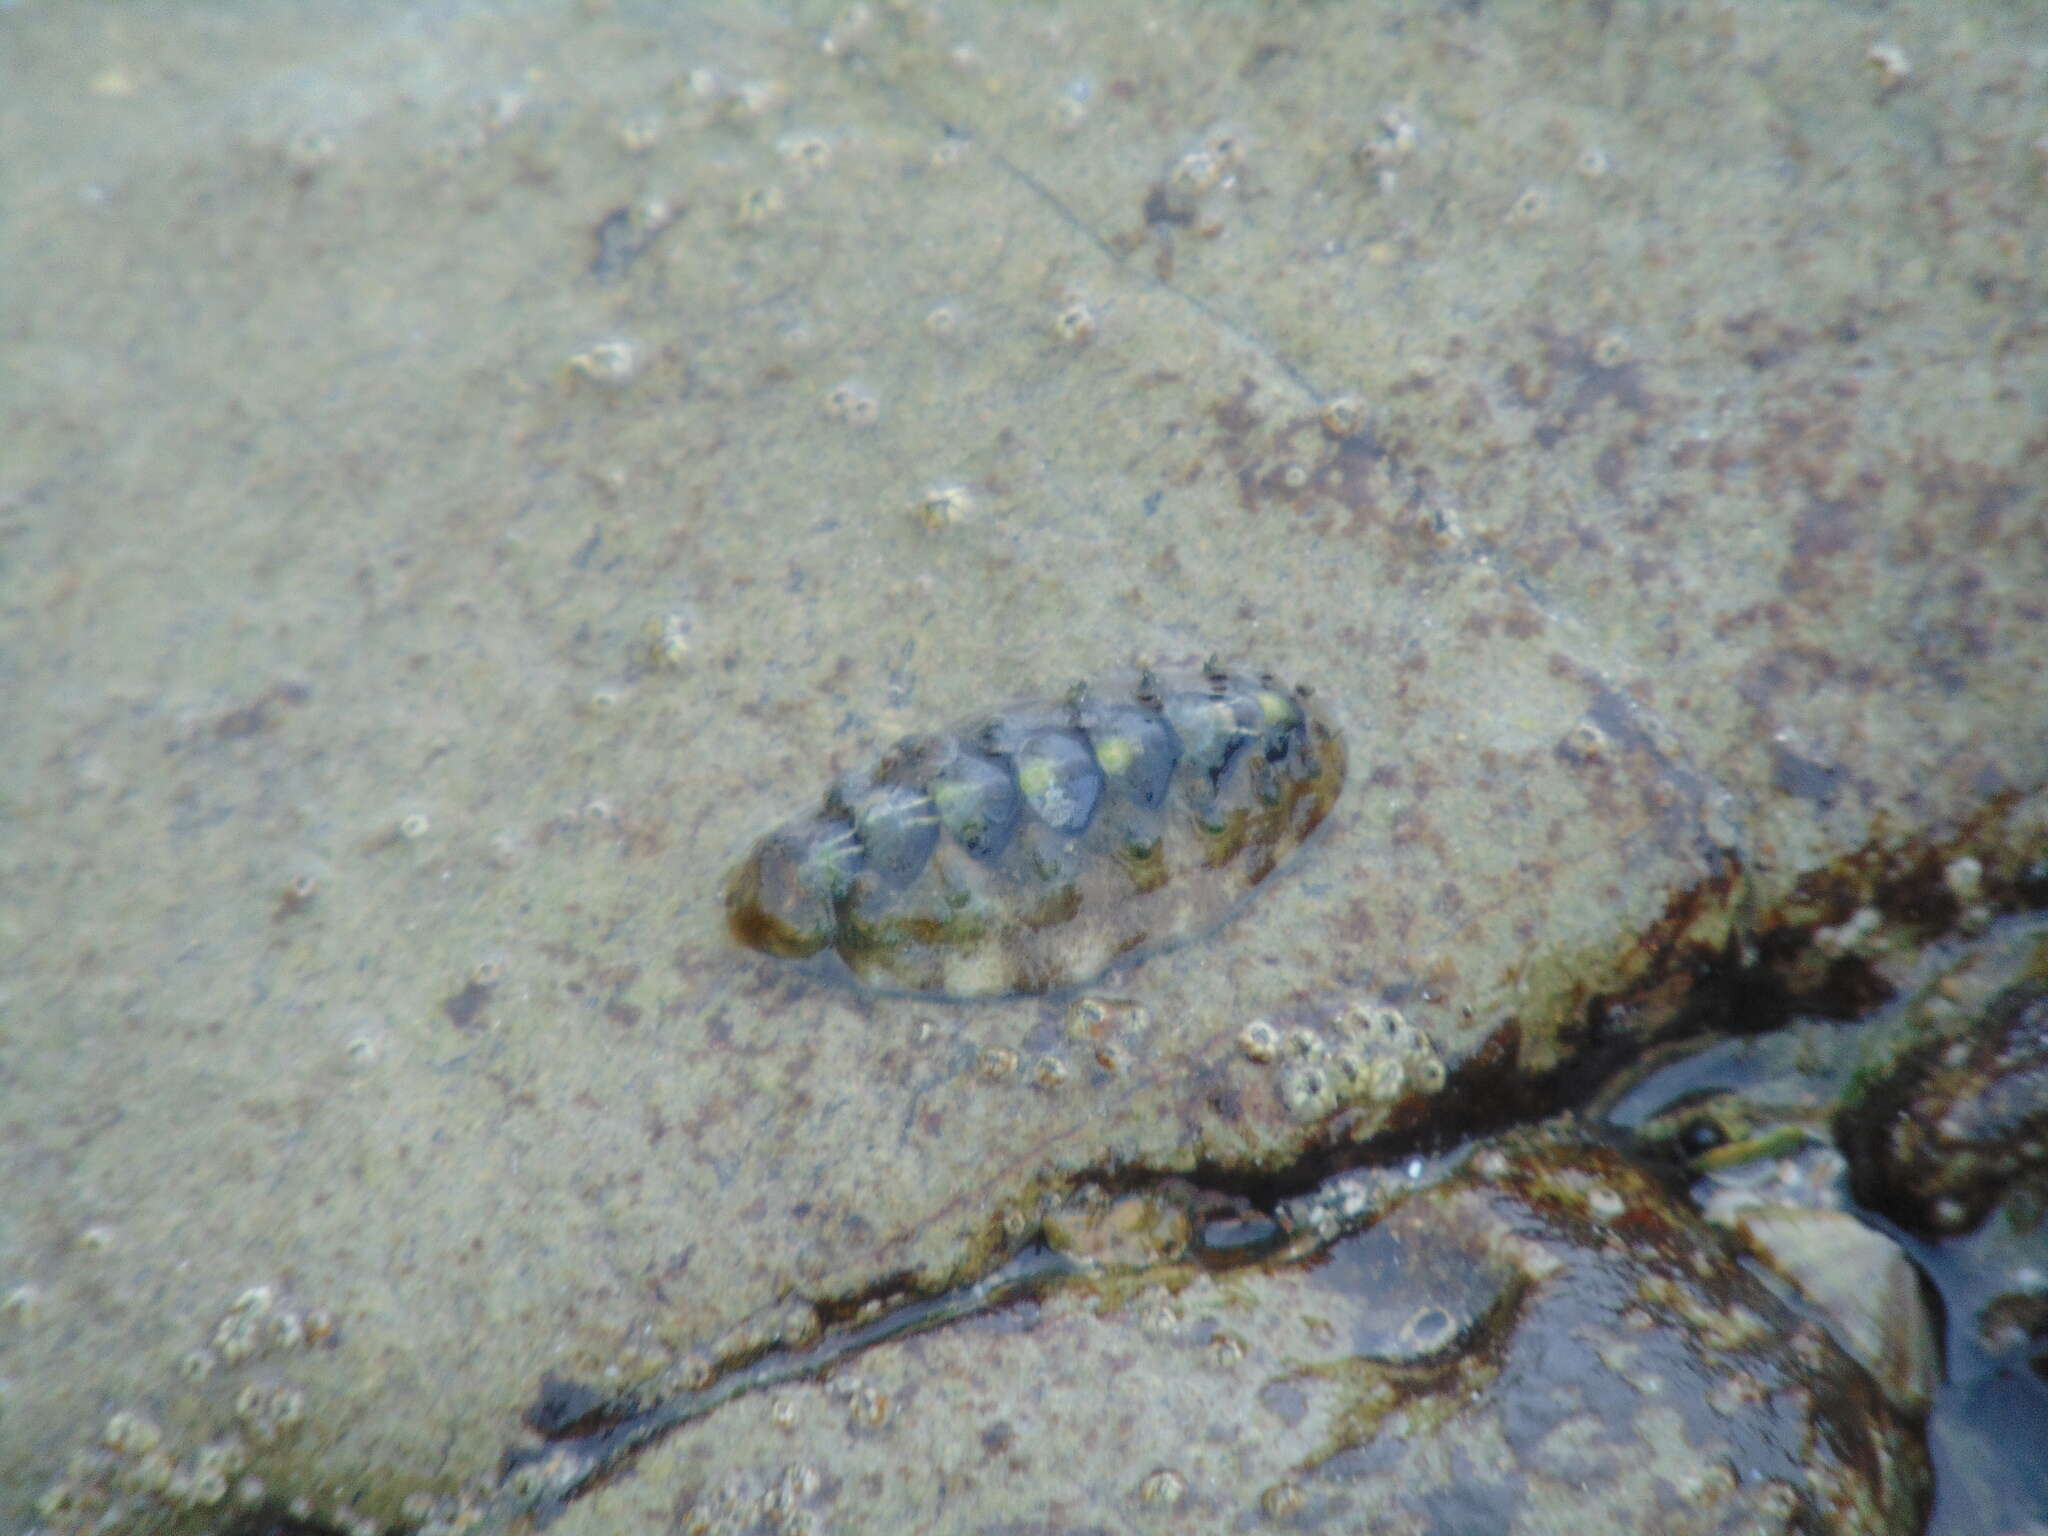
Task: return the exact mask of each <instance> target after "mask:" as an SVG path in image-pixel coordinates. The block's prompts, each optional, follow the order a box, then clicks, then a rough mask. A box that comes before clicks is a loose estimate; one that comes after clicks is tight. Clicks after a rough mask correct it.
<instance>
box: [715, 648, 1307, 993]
mask: <svg viewBox="0 0 2048 1536" xmlns="http://www.w3.org/2000/svg"><path fill="white" fill-rule="evenodd" d="M1343 783H1344V747H1343V743H1342V740H1341V739H1340V738H1339V737H1338V736H1337V734H1336V733H1335V732H1334V731H1333V730H1331V728H1330V727H1329V725H1328V724H1327V723H1326V722H1325V721H1323V720H1322V719H1321V718H1320V717H1319V716H1318V715H1317V714H1316V713H1315V712H1314V711H1312V710H1311V709H1310V708H1309V707H1308V705H1307V703H1306V701H1305V695H1303V694H1301V693H1299V692H1294V691H1289V690H1288V689H1285V688H1283V687H1281V686H1280V685H1279V684H1278V683H1276V682H1274V681H1273V680H1272V679H1271V678H1264V677H1248V676H1244V675H1241V674H1236V673H1229V672H1224V671H1221V670H1219V669H1217V668H1214V667H1210V668H1206V669H1204V670H1203V671H1201V672H1199V673H1193V674H1177V675H1169V676H1155V675H1154V674H1151V673H1146V674H1144V675H1143V676H1142V677H1140V678H1138V679H1135V680H1130V681H1125V682H1119V683H1118V684H1117V685H1115V686H1114V687H1110V686H1105V687H1102V688H1098V689H1086V688H1077V689H1075V690H1074V691H1073V692H1072V693H1070V694H1069V695H1068V696H1067V698H1066V700H1065V701H1063V702H1062V703H1059V704H1026V705H1019V706H1016V707H1014V708H1012V709H1007V710H1003V711H1001V712H999V713H997V714H995V715H993V716H991V717H988V718H987V719H985V720H983V721H981V722H979V723H978V724H977V725H975V726H973V727H970V728H969V729H967V730H965V731H963V732H960V733H957V734H954V735H951V736H938V737H913V738H910V739H907V740H905V741H903V742H901V743H899V744H898V745H897V746H896V747H895V748H894V749H893V750H892V751H891V752H890V753H889V754H888V755H887V756H885V757H884V758H883V760H882V761H881V762H880V763H879V764H878V765H877V766H876V768H875V770H874V771H873V772H872V773H871V774H867V775H863V776H859V777H856V778H852V779H849V780H845V781H842V783H841V784H839V785H838V786H836V787H835V788H834V789H833V790H832V791H831V792H829V793H828V794H827V795H826V797H825V804H824V808H823V810H822V811H821V812H820V813H819V814H817V815H814V816H810V817H807V818H804V819H802V820H799V821H797V822H794V823H792V824H790V825H789V826H786V827H783V828H781V829H779V830H777V831H775V832H772V833H770V834H769V835H768V836H767V837H765V838H763V839H762V840H761V841H760V842H759V843H758V844H757V845H756V846H755V848H754V850H753V852H752V853H750V854H749V855H748V856H747V858H746V859H745V860H744V861H743V862H742V863H741V864H740V866H739V867H738V868H737V869H736V870H734V872H733V874H732V877H731V879H730V880H729V881H728V883H727V889H726V903H727V910H728V913H729V915H730V918H731V923H732V929H733V933H734V935H735V936H736V937H737V938H738V939H739V940H740V942H742V943H743V944H746V945H748V946H750V947H752V948H754V949H758V950H762V951H764V952H766V953H768V954H772V955H777V956H782V957H785V958H802V957H805V956H809V955H814V954H817V953H819V952H820V951H822V950H824V949H826V948H831V949H832V950H834V951H835V952H836V953H837V954H838V956H839V957H840V959H841V960H843V961H844V962H845V963H846V965H847V967H848V968H849V969H850V970H851V971H852V973H853V975H854V976H855V977H856V978H857V979H858V980H860V981H861V982H863V983H865V984H867V985H870V986H878V987H888V988H891V989H896V990H905V991H911V992H921V993H932V994H940V995H947V996H956V997H977V996H989V995H992V994H997V993H1003V992H1046V991H1053V990H1057V989H1060V988H1064V987H1071V986H1078V985H1079V984H1081V983H1082V982H1085V981H1087V980H1089V979H1090V978H1092V977H1093V976H1095V975H1097V974H1098V973H1100V972H1101V971H1102V970H1103V969H1104V968H1105V967H1106V966H1108V965H1109V964H1110V963H1111V962H1112V961H1114V960H1117V959H1119V958H1121V957H1123V956H1126V955H1130V954H1134V953H1139V952H1142V951H1145V950H1148V949H1153V948H1157V947H1159V946H1162V945H1165V944H1169V943H1173V942H1176V941H1178V940H1181V939H1184V938H1187V937H1190V936H1191V935H1194V934H1197V933H1200V932H1202V931H1204V930H1205V929H1207V928H1209V927H1212V926H1214V924H1215V923H1217V922H1218V921H1220V920H1221V919H1222V917H1223V916H1224V915H1225V914H1226V913H1227V912H1228V911H1229V910H1230V908H1231V906H1232V905H1234V904H1235V903H1236V901H1237V900H1238V899H1239V898H1240V897H1241V896H1242V895H1243V894H1244V893H1245V892H1246V891H1248V890H1250V889H1251V888H1252V887H1253V886H1256V885H1257V884H1258V883H1259V882H1260V881H1262V880H1264V879H1265V878H1266V876H1267V875H1268V874H1270V873H1271V872H1272V871H1273V869H1274V868H1275V867H1276V866H1277V865H1278V864H1279V862H1280V861H1281V860H1282V859H1283V858H1285V857H1286V856H1287V855H1288V854H1289V853H1291V852H1292V851H1293V850H1294V849H1295V848H1296V847H1297V846H1299V845H1300V843H1301V842H1302V841H1303V840H1304V839H1305V838H1306V837H1307V836H1308V835H1309V833H1311V832H1312V831H1313V830H1314V829H1315V827H1316V826H1317V824H1318V823H1320V822H1321V821H1322V819H1323V817H1324V816H1325V815H1326V814H1328V812H1329V809H1330V807H1331V805H1332V804H1334V803H1335V801H1336V798H1337V795H1338V792H1339V791H1340V790H1341V789H1342V787H1343Z"/></svg>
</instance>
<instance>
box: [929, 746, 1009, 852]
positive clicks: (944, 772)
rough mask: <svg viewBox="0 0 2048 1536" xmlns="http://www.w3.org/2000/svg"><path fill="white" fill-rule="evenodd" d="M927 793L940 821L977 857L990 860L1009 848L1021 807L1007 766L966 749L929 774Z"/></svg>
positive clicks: (956, 752)
mask: <svg viewBox="0 0 2048 1536" xmlns="http://www.w3.org/2000/svg"><path fill="white" fill-rule="evenodd" d="M929 792H930V794H931V797H932V803H933V804H934V805H935V806H937V808H938V812H939V824H940V825H941V826H943V827H944V828H945V829H946V830H947V831H948V832H950V833H951V834H952V835H953V839H954V841H955V842H957V843H959V844H960V846H961V847H962V848H965V849H966V850H967V851H968V852H969V853H971V854H972V855H974V857H975V858H977V859H992V858H994V857H995V856H996V855H997V854H999V853H1001V852H1002V851H1003V849H1005V848H1006V847H1008V846H1009V842H1010V835H1011V834H1012V833H1013V832H1015V831H1016V830H1017V818H1018V817H1019V816H1020V815H1022V814H1023V810H1024V800H1023V797H1022V796H1021V795H1019V794H1018V793H1017V781H1016V780H1015V779H1013V778H1011V777H1010V770H1009V769H1008V768H1005V767H1004V766H1003V765H1002V764H1001V763H999V762H997V761H996V760H995V759H994V758H991V757H984V756H982V754H981V753H979V752H971V751H968V750H967V749H966V748H964V747H963V748H960V749H958V750H956V751H955V752H954V754H953V756H952V758H951V760H950V761H949V762H947V763H946V764H945V765H944V766H943V767H941V768H940V769H939V770H938V771H937V772H936V773H934V774H933V775H932V779H931V785H930V791H929Z"/></svg>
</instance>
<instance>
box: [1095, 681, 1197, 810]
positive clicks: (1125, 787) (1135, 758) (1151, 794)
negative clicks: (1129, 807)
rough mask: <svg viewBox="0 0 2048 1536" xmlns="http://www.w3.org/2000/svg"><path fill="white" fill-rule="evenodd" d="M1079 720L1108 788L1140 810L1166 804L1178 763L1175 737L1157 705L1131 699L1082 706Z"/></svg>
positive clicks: (1178, 747)
mask: <svg viewBox="0 0 2048 1536" xmlns="http://www.w3.org/2000/svg"><path fill="white" fill-rule="evenodd" d="M1082 724H1083V726H1084V727H1085V728H1086V730H1087V732H1088V739H1089V740H1090V741H1091V742H1093V743H1094V745H1095V761H1096V762H1097V763H1098V764H1099V765H1100V766H1101V768H1102V775H1103V778H1104V779H1105V780H1106V781H1107V784H1108V786H1109V787H1110V789H1111V790H1113V791H1115V792H1117V793H1120V794H1122V795H1123V796H1125V797H1126V798H1127V799H1129V800H1130V801H1131V803H1132V804H1134V805H1136V806H1138V807H1139V808H1140V809H1142V810H1147V811H1156V810H1158V809H1159V808H1160V807H1161V806H1163V805H1165V804H1166V792H1167V791H1168V790H1169V789H1171V788H1172V787H1173V770H1174V769H1175V768H1176V767H1178V766H1179V764H1180V738H1179V737H1178V736H1176V735H1174V733H1173V727H1172V726H1170V725H1168V724H1167V723H1166V721H1165V720H1163V719H1161V718H1160V716H1159V712H1158V711H1157V710H1153V709H1145V708H1142V707H1140V706H1138V705H1136V704H1116V705H1111V706H1108V707H1106V708H1105V707H1098V708H1095V709H1091V710H1089V711H1087V712H1086V714H1085V715H1084V716H1083V717H1082Z"/></svg>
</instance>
